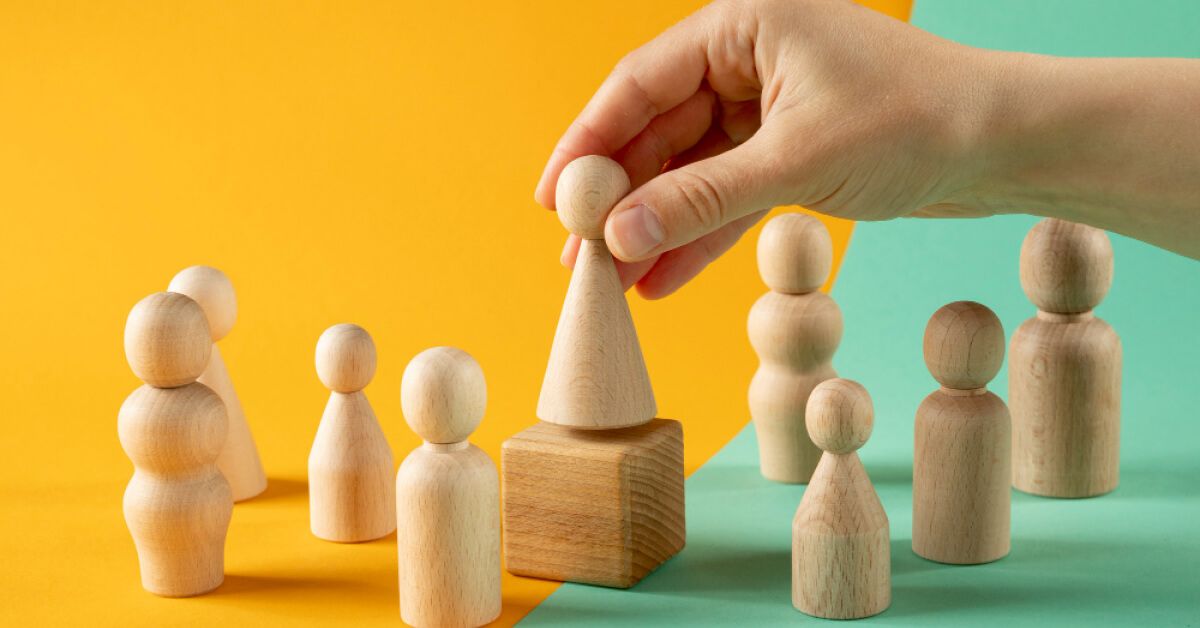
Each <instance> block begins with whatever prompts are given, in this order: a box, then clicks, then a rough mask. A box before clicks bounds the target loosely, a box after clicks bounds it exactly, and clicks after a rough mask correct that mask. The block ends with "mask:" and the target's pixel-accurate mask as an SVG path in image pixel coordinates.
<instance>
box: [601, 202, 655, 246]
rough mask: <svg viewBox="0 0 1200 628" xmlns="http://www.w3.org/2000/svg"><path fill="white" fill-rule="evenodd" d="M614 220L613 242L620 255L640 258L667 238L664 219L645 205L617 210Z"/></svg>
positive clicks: (612, 219) (611, 243)
mask: <svg viewBox="0 0 1200 628" xmlns="http://www.w3.org/2000/svg"><path fill="white" fill-rule="evenodd" d="M610 220H611V221H612V235H613V239H614V241H613V242H610V243H609V244H610V245H612V246H613V247H615V248H616V249H617V250H616V253H617V256H618V257H623V258H626V259H633V258H638V257H641V256H643V255H645V254H646V253H649V252H650V251H652V250H654V248H655V247H657V246H658V245H660V244H662V242H663V240H664V239H665V238H666V235H667V234H666V232H665V231H663V226H662V221H660V220H659V219H658V216H657V215H655V213H654V212H652V211H650V208H649V207H646V206H645V205H634V206H633V207H630V208H629V209H626V210H623V211H620V212H617V213H616V214H614V215H613V216H612V218H611V219H610Z"/></svg>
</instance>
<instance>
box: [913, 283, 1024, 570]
mask: <svg viewBox="0 0 1200 628" xmlns="http://www.w3.org/2000/svg"><path fill="white" fill-rule="evenodd" d="M924 345H925V364H926V365H927V366H928V367H929V372H930V373H931V374H933V378H934V379H936V380H937V381H938V383H940V384H941V385H942V386H941V388H940V389H938V390H935V391H934V392H933V393H932V394H930V395H929V396H928V397H926V398H925V400H924V401H923V402H921V405H920V407H918V408H917V418H916V441H915V443H916V444H915V447H914V449H913V528H912V547H913V552H915V553H916V554H917V555H918V556H921V557H924V558H927V559H929V560H934V561H937V562H940V563H954V564H962V565H967V564H976V563H987V562H991V561H994V560H998V559H1000V558H1003V557H1004V556H1007V555H1008V550H1009V546H1010V538H1011V537H1010V534H1009V522H1010V520H1011V514H1010V512H1011V505H1010V503H1011V491H1012V489H1011V488H1010V482H1011V478H1012V426H1011V421H1010V420H1009V416H1008V408H1007V407H1006V406H1005V405H1004V402H1003V401H1001V400H1000V398H999V397H997V396H996V395H994V394H992V393H991V392H989V391H988V389H987V384H988V382H989V381H991V380H992V378H993V377H995V376H996V373H997V372H999V371H1000V365H1001V363H1002V362H1003V361H1004V328H1003V327H1002V326H1001V324H1000V319H999V318H997V317H996V315H995V314H994V313H993V312H992V311H991V310H990V309H988V308H987V307H986V306H983V305H980V304H979V303H973V302H971V301H959V302H956V303H951V304H949V305H946V306H944V307H942V308H941V309H939V310H938V311H937V312H935V313H934V315H933V317H932V318H930V319H929V324H928V325H927V326H926V327H925V343H924Z"/></svg>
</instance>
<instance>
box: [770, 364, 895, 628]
mask: <svg viewBox="0 0 1200 628" xmlns="http://www.w3.org/2000/svg"><path fill="white" fill-rule="evenodd" d="M807 419H808V426H809V432H810V436H811V438H812V440H813V442H814V443H816V444H817V446H818V447H820V448H821V449H822V450H824V451H825V454H824V455H822V456H821V461H820V462H819V463H818V464H817V469H816V471H815V472H813V477H812V480H811V481H810V482H809V484H808V488H806V489H805V491H804V497H803V498H801V500H800V506H799V507H798V508H797V509H796V516H795V518H794V519H793V520H792V605H793V606H795V607H796V609H797V610H799V611H801V612H803V613H806V614H808V615H813V616H815V617H823V618H826V619H857V618H861V617H870V616H871V615H876V614H879V613H881V612H883V611H884V610H886V609H887V607H888V606H889V605H890V604H891V599H892V585H891V545H890V541H889V534H890V531H889V525H888V519H887V514H886V513H885V512H884V510H883V504H881V503H880V501H879V496H878V495H877V494H876V493H875V487H874V486H872V485H871V479H870V478H869V477H867V472H866V469H864V468H863V465H862V461H861V460H859V458H858V454H857V453H856V450H857V449H858V448H859V447H861V446H862V445H863V444H864V443H865V442H866V440H867V438H868V437H869V436H870V433H871V427H872V423H873V421H874V411H873V409H872V407H871V399H870V396H869V395H867V392H866V390H865V389H863V387H862V386H860V385H859V384H857V383H856V382H852V381H850V380H846V379H831V380H828V381H826V382H823V383H822V384H820V385H819V386H817V388H816V389H815V390H814V391H813V393H812V395H811V396H810V397H809V402H808V409H807Z"/></svg>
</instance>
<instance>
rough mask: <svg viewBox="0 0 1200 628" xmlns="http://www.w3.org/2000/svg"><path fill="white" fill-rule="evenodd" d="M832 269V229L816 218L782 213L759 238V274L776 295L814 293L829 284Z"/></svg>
mask: <svg viewBox="0 0 1200 628" xmlns="http://www.w3.org/2000/svg"><path fill="white" fill-rule="evenodd" d="M832 268H833V240H832V239H831V238H830V237H829V229H827V228H825V224H824V223H822V222H821V221H820V220H817V219H816V218H813V217H812V216H809V215H807V214H797V213H791V214H780V215H778V216H776V217H774V218H772V219H771V220H770V222H768V223H767V225H766V226H765V227H763V230H762V234H760V235H759V236H758V272H759V274H760V275H762V278H763V281H764V282H766V284H767V287H768V288H770V289H771V290H773V291H775V292H783V293H786V294H804V293H806V292H814V291H816V290H818V289H820V288H821V286H823V285H825V280H827V279H829V271H830V269H832Z"/></svg>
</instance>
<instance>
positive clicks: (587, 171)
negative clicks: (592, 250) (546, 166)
mask: <svg viewBox="0 0 1200 628" xmlns="http://www.w3.org/2000/svg"><path fill="white" fill-rule="evenodd" d="M628 193H629V176H628V175H626V174H625V169H624V168H622V167H621V164H618V163H617V162H615V161H613V160H611V159H609V158H608V157H602V156H600V155H588V156H587V157H580V158H579V159H576V160H575V161H572V162H571V163H569V164H567V167H566V168H563V171H562V174H560V175H558V187H556V188H555V190H554V206H555V208H556V209H557V210H558V219H559V220H561V221H562V224H563V226H564V227H566V228H567V230H568V231H570V232H571V233H573V234H575V235H577V236H579V237H581V238H583V239H585V240H603V239H604V220H605V219H606V218H608V213H609V212H610V211H612V208H613V206H614V205H616V204H617V201H619V200H621V199H622V198H623V197H624V196H625V195H626V194H628Z"/></svg>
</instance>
